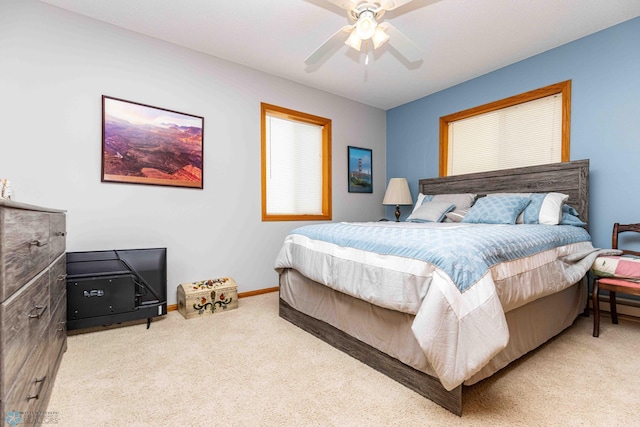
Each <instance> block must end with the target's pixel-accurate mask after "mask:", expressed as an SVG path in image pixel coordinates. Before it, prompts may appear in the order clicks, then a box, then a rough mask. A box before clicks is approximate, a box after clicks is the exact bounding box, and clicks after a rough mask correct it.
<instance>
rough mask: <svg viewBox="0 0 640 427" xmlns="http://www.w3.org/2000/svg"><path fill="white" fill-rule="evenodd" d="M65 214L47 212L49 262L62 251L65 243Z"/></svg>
mask: <svg viewBox="0 0 640 427" xmlns="http://www.w3.org/2000/svg"><path fill="white" fill-rule="evenodd" d="M66 236H67V226H66V216H65V214H63V213H51V214H49V262H51V261H53V260H54V259H56V258H57V257H58V255H60V254H61V253H64V251H65V249H66V244H67V238H66Z"/></svg>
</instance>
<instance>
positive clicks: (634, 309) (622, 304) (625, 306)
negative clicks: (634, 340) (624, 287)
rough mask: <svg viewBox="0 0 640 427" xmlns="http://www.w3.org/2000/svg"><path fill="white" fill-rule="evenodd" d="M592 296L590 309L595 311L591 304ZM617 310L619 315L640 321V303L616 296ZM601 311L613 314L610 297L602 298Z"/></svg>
mask: <svg viewBox="0 0 640 427" xmlns="http://www.w3.org/2000/svg"><path fill="white" fill-rule="evenodd" d="M591 301H592V300H591V296H589V307H591V309H592V310H593V306H592V304H591ZM616 308H617V310H618V314H621V315H624V316H628V317H629V318H635V319H631V320H637V321H640V301H637V300H632V299H628V298H621V297H619V296H618V295H616ZM600 310H601V311H605V312H607V313H610V312H611V306H610V305H609V297H608V296H605V295H601V296H600Z"/></svg>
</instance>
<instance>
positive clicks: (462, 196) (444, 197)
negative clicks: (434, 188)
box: [431, 193, 476, 209]
mask: <svg viewBox="0 0 640 427" xmlns="http://www.w3.org/2000/svg"><path fill="white" fill-rule="evenodd" d="M431 200H432V201H434V202H449V203H453V204H454V205H456V209H467V208H470V207H471V206H473V202H475V200H476V195H475V194H471V193H458V194H436V195H435V196H433V199H431Z"/></svg>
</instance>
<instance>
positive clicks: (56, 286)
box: [49, 255, 67, 309]
mask: <svg viewBox="0 0 640 427" xmlns="http://www.w3.org/2000/svg"><path fill="white" fill-rule="evenodd" d="M49 271H50V273H49V303H50V304H51V309H54V308H55V307H56V305H58V302H59V301H60V298H61V297H62V296H63V294H64V293H65V292H67V257H66V256H65V255H62V256H61V257H60V258H58V259H57V260H56V261H55V262H54V263H53V264H52V265H51V269H50V270H49ZM65 304H66V301H65Z"/></svg>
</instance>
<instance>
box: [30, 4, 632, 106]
mask: <svg viewBox="0 0 640 427" xmlns="http://www.w3.org/2000/svg"><path fill="white" fill-rule="evenodd" d="M41 1H43V2H45V3H49V4H52V5H55V6H59V7H61V8H64V9H68V10H70V11H73V12H77V13H80V14H82V15H86V16H90V17H92V18H95V19H98V20H101V21H105V22H109V23H111V24H114V25H117V26H119V27H123V28H127V29H129V30H132V31H136V32H138V33H142V34H146V35H149V36H153V37H156V38H158V39H162V40H166V41H169V42H172V43H175V44H177V45H181V46H185V47H188V48H191V49H194V50H197V51H201V52H205V53H208V54H211V55H214V56H217V57H219V58H224V59H227V60H229V61H232V62H235V63H238V64H242V65H246V66H248V67H251V68H254V69H257V70H260V71H263V72H265V73H269V74H272V75H275V76H280V77H283V78H286V79H289V80H293V81H295V82H299V83H302V84H305V85H308V86H312V87H315V88H318V89H322V90H324V91H327V92H330V93H334V94H337V95H341V96H344V97H346V98H350V99H353V100H356V101H359V102H362V103H365V104H368V105H371V106H374V107H378V108H381V109H384V110H387V109H390V108H393V107H396V106H398V105H401V104H404V103H407V102H410V101H413V100H415V99H418V98H421V97H424V96H426V95H429V94H432V93H434V92H437V91H440V90H442V89H445V88H447V87H451V86H453V85H456V84H458V83H462V82H464V81H466V80H469V79H472V78H474V77H477V76H480V75H483V74H486V73H488V72H491V71H493V70H496V69H498V68H502V67H504V66H506V65H509V64H512V63H515V62H517V61H520V60H523V59H525V58H528V57H531V56H533V55H536V54H538V53H541V52H544V51H546V50H549V49H552V48H554V47H556V46H560V45H562V44H565V43H568V42H570V41H573V40H576V39H578V38H581V37H584V36H586V35H589V34H592V33H594V32H597V31H600V30H603V29H605V28H607V27H610V26H612V25H615V24H618V23H620V22H623V21H626V20H629V19H632V18H634V17H637V16H640V0H413V1H412V2H411V3H408V4H406V5H404V6H401V7H399V8H397V9H395V10H392V11H388V12H386V13H385V14H384V16H383V17H382V20H381V22H388V23H391V24H393V25H394V26H395V27H396V28H397V29H398V30H400V31H401V32H402V33H404V34H405V35H406V36H407V37H409V38H410V39H411V40H412V41H413V42H414V43H415V44H416V45H418V46H419V47H420V48H421V50H422V51H423V60H422V61H419V62H417V63H408V62H407V61H406V60H404V58H403V57H401V56H400V55H399V54H398V52H397V51H395V50H394V49H393V47H391V46H390V45H389V43H387V44H385V45H383V46H382V47H380V48H378V49H377V50H375V51H374V52H373V53H370V61H369V64H368V65H365V63H364V57H365V54H364V52H360V53H359V52H357V51H354V50H353V49H351V48H349V47H347V46H346V45H343V44H342V43H340V44H339V45H338V47H337V49H335V50H334V51H333V53H332V54H331V55H330V56H329V57H327V58H326V59H325V60H324V61H322V62H320V63H319V64H318V65H316V66H314V67H312V68H310V67H307V66H306V65H305V63H304V60H305V59H306V58H307V57H308V56H309V55H310V54H311V53H312V52H313V51H314V50H315V49H316V48H317V47H318V46H320V45H321V44H322V43H323V42H324V41H325V40H326V39H328V38H329V37H330V36H331V35H332V34H333V33H335V32H336V31H337V30H338V29H340V28H341V27H342V26H344V25H347V24H351V23H352V21H349V19H348V17H347V12H346V10H344V9H341V8H339V7H338V6H336V5H334V4H332V3H330V2H329V1H327V0H181V1H177V0H41ZM352 1H355V2H358V0H352ZM378 1H379V0H378ZM345 38H346V35H345Z"/></svg>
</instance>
